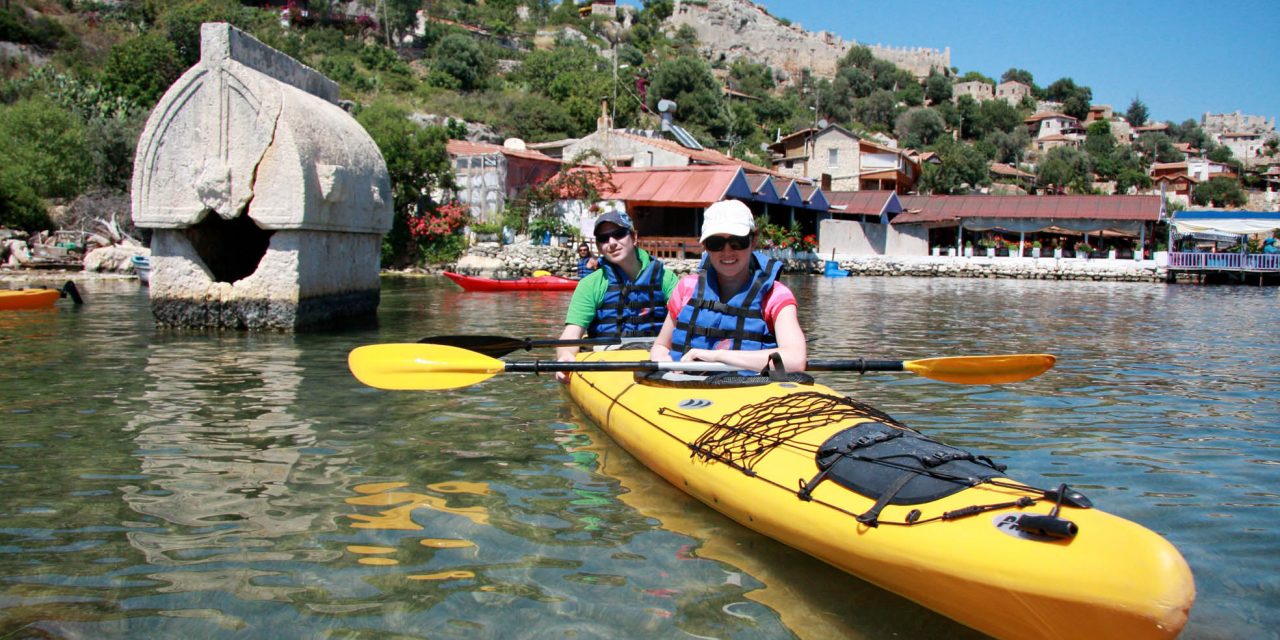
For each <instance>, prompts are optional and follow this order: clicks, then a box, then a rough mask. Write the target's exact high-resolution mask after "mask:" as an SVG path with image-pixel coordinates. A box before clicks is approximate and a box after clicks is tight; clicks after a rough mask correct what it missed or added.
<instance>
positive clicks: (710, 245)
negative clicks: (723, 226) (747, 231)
mask: <svg viewBox="0 0 1280 640" xmlns="http://www.w3.org/2000/svg"><path fill="white" fill-rule="evenodd" d="M726 242H727V243H728V244H729V248H730V249H733V250H734V251H742V250H743V249H746V248H747V247H749V246H751V236H729V237H727V238H726V237H724V236H711V237H710V238H707V239H706V240H703V241H702V246H704V247H706V248H707V251H724V245H725V243H726Z"/></svg>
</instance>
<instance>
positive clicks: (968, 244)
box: [964, 240, 973, 258]
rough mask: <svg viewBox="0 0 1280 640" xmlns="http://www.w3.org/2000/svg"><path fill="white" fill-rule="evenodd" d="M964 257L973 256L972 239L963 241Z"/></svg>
mask: <svg viewBox="0 0 1280 640" xmlns="http://www.w3.org/2000/svg"><path fill="white" fill-rule="evenodd" d="M964 257H966V258H972V257H973V241H972V240H965V241H964Z"/></svg>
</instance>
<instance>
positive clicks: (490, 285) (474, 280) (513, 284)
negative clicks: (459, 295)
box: [444, 271, 578, 291]
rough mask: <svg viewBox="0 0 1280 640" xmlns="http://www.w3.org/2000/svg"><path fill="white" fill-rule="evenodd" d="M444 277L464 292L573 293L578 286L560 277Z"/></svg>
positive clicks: (446, 275)
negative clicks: (506, 278) (503, 278)
mask: <svg viewBox="0 0 1280 640" xmlns="http://www.w3.org/2000/svg"><path fill="white" fill-rule="evenodd" d="M444 275H445V277H446V278H449V279H450V280H452V281H454V282H455V283H457V285H458V286H459V287H462V289H463V290H464V291H573V289H574V287H576V286H578V281H577V280H571V279H569V278H561V277H560V276H538V277H536V278H513V279H510V280H499V279H496V278H480V277H477V276H464V275H462V274H460V273H453V272H451V271H445V272H444Z"/></svg>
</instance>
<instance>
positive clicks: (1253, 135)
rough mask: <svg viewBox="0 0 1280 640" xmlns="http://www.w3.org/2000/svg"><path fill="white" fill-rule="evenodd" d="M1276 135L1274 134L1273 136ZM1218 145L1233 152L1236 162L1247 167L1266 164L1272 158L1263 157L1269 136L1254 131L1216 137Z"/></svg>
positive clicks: (1229, 132) (1233, 132) (1222, 134)
mask: <svg viewBox="0 0 1280 640" xmlns="http://www.w3.org/2000/svg"><path fill="white" fill-rule="evenodd" d="M1273 135H1274V134H1273ZM1215 139H1216V140H1217V141H1218V144H1220V145H1222V146H1224V147H1226V148H1228V149H1230V150H1231V155H1232V156H1234V157H1235V159H1236V160H1239V161H1240V162H1243V163H1244V165H1245V166H1246V167H1252V166H1257V165H1259V164H1266V163H1267V162H1268V161H1269V160H1270V158H1267V157H1264V156H1263V151H1264V148H1265V147H1266V144H1267V139H1268V136H1266V135H1264V134H1262V133H1258V132H1252V131H1227V132H1223V133H1220V134H1218V135H1217V136H1215Z"/></svg>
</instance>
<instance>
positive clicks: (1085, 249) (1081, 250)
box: [1075, 242, 1093, 258]
mask: <svg viewBox="0 0 1280 640" xmlns="http://www.w3.org/2000/svg"><path fill="white" fill-rule="evenodd" d="M1075 249H1076V257H1077V258H1088V257H1089V252H1091V251H1093V247H1091V246H1089V243H1088V242H1077V243H1076V246H1075Z"/></svg>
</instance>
